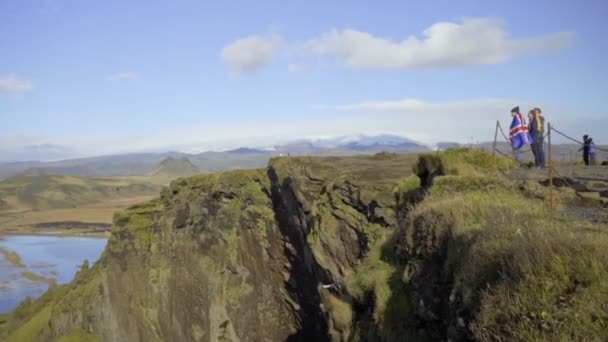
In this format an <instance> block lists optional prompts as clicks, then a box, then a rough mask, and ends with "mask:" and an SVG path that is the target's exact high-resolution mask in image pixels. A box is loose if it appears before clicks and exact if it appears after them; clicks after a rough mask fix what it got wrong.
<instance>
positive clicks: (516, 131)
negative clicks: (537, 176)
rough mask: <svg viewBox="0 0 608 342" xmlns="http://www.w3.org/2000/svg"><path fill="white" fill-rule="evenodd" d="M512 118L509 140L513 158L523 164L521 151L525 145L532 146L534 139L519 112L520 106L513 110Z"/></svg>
mask: <svg viewBox="0 0 608 342" xmlns="http://www.w3.org/2000/svg"><path fill="white" fill-rule="evenodd" d="M511 116H512V117H513V120H512V121H511V127H510V130H509V138H510V139H511V147H512V148H513V157H514V158H515V160H516V161H518V162H519V163H520V164H521V163H522V161H521V153H520V151H519V149H521V148H522V147H523V146H525V145H530V144H532V137H531V136H530V133H529V132H528V126H526V121H525V120H524V117H523V115H521V113H520V112H519V106H518V107H514V108H513V109H511Z"/></svg>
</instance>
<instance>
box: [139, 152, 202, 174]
mask: <svg viewBox="0 0 608 342" xmlns="http://www.w3.org/2000/svg"><path fill="white" fill-rule="evenodd" d="M198 173H200V170H199V169H198V167H196V165H194V164H192V162H191V161H190V159H188V158H186V157H171V156H170V157H167V158H165V159H163V160H162V161H161V162H160V163H159V164H158V165H157V166H156V167H155V168H154V170H152V172H150V174H149V176H150V177H153V178H168V179H175V178H179V177H188V176H193V175H196V174H198Z"/></svg>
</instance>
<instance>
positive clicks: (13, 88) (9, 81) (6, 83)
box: [0, 75, 34, 93]
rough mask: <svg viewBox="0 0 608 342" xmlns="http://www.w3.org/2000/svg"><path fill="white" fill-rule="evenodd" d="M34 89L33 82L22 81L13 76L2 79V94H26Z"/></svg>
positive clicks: (0, 87)
mask: <svg viewBox="0 0 608 342" xmlns="http://www.w3.org/2000/svg"><path fill="white" fill-rule="evenodd" d="M33 88H34V86H33V85H32V82H30V81H26V80H20V79H18V78H16V77H15V76H13V75H9V76H6V77H0V93H25V92H28V91H30V90H32V89H33Z"/></svg>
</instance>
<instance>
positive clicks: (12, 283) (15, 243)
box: [0, 235, 107, 313]
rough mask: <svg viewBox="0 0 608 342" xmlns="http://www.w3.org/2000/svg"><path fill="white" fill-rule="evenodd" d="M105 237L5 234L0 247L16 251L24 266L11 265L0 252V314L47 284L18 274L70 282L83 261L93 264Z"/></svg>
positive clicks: (41, 291)
mask: <svg viewBox="0 0 608 342" xmlns="http://www.w3.org/2000/svg"><path fill="white" fill-rule="evenodd" d="M106 242H107V239H105V238H83V237H58V236H40V235H5V236H2V237H1V238H0V246H1V247H4V248H6V249H9V250H11V251H13V252H16V253H17V254H19V256H20V257H21V260H22V262H23V264H25V266H26V268H20V267H16V266H14V265H12V264H11V263H10V262H8V260H6V259H5V258H4V255H1V254H0V313H5V312H8V311H10V310H12V309H14V308H15V307H16V306H17V305H18V304H19V302H21V301H22V300H23V299H25V298H26V297H28V296H29V297H32V298H38V297H39V296H41V295H42V294H43V293H44V292H45V291H46V290H47V289H48V285H47V284H45V283H40V282H33V281H30V280H27V279H25V278H23V277H22V276H21V273H22V272H23V271H26V270H27V271H30V272H33V273H35V274H38V275H41V276H44V277H48V278H53V279H55V280H56V281H57V283H58V284H65V283H68V282H70V281H71V280H72V279H73V278H74V275H75V274H76V272H77V271H78V269H79V267H80V265H82V263H83V262H84V260H88V261H89V264H90V265H93V263H95V261H97V259H99V256H100V255H101V252H102V251H103V249H104V248H105V246H106Z"/></svg>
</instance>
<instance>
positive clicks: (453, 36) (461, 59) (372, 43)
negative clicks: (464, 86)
mask: <svg viewBox="0 0 608 342" xmlns="http://www.w3.org/2000/svg"><path fill="white" fill-rule="evenodd" d="M572 42H573V33H571V32H558V33H553V34H549V35H544V36H538V37H531V38H524V39H512V38H509V35H508V33H507V32H506V31H505V29H504V26H503V24H502V22H501V21H499V20H495V19H487V18H482V19H465V20H463V21H462V22H460V23H452V22H439V23H436V24H433V25H432V26H430V27H429V28H427V29H426V30H424V32H423V35H422V38H418V37H416V36H409V37H407V38H405V39H403V40H401V41H393V40H390V39H388V38H383V37H377V36H374V35H372V34H371V33H367V32H362V31H357V30H352V29H347V30H341V31H338V30H332V31H330V32H327V33H324V34H322V35H321V36H319V37H317V38H314V39H312V40H311V41H309V42H308V43H307V44H306V49H307V51H308V52H309V53H312V54H314V55H319V56H330V57H333V58H335V59H336V61H337V62H339V63H340V64H343V65H346V66H348V67H353V68H384V69H387V68H392V69H408V68H431V67H456V66H464V65H478V64H499V63H504V62H506V61H507V60H509V59H511V58H514V57H516V56H521V55H527V54H533V53H546V52H552V51H556V50H559V49H562V48H566V47H568V46H570V45H571V44H572Z"/></svg>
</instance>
